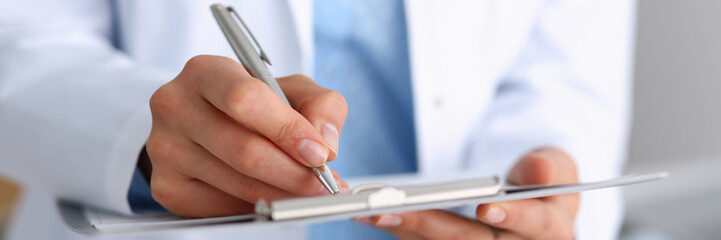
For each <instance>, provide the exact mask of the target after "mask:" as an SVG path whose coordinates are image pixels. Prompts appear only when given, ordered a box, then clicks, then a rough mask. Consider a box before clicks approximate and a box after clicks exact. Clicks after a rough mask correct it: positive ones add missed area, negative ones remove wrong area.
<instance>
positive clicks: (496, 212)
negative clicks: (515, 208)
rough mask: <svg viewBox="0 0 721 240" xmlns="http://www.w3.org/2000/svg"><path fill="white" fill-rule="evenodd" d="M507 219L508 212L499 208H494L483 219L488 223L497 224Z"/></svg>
mask: <svg viewBox="0 0 721 240" xmlns="http://www.w3.org/2000/svg"><path fill="white" fill-rule="evenodd" d="M504 219H506V212H504V211H503V209H501V208H499V207H493V208H491V209H490V210H488V212H487V213H486V216H483V217H482V218H481V220H482V221H484V222H486V223H491V224H496V223H499V222H502V221H503V220H504Z"/></svg>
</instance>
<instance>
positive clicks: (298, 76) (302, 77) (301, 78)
mask: <svg viewBox="0 0 721 240" xmlns="http://www.w3.org/2000/svg"><path fill="white" fill-rule="evenodd" d="M287 78H288V79H293V81H300V82H305V83H315V81H313V79H312V78H310V77H308V76H306V75H302V74H294V75H290V76H288V77H287Z"/></svg>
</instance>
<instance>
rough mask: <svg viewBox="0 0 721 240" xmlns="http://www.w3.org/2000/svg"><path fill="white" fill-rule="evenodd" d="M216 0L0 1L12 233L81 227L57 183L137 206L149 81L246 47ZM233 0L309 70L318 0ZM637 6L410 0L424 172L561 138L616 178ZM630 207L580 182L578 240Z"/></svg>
mask: <svg viewBox="0 0 721 240" xmlns="http://www.w3.org/2000/svg"><path fill="white" fill-rule="evenodd" d="M213 2H217V1H207V0H204V1H171V0H157V1H140V0H127V1H107V2H106V1H96V0H75V1H63V2H57V1H46V0H32V1H19V0H16V1H2V2H0V53H1V54H0V164H1V166H2V167H0V173H1V174H4V175H7V176H10V177H12V178H14V179H16V180H18V181H20V182H22V183H23V185H24V186H25V187H26V189H28V192H30V193H33V194H28V195H26V198H25V199H26V201H25V202H24V205H23V206H29V205H27V204H36V205H38V207H32V206H31V207H23V208H22V210H21V211H20V212H19V215H20V217H18V219H21V220H18V221H17V222H16V224H14V226H15V227H14V228H13V229H16V230H11V231H10V233H11V236H12V237H15V238H17V239H32V238H34V237H32V236H37V235H33V234H38V233H37V232H35V233H29V232H25V231H24V230H23V229H25V230H27V229H28V228H27V226H23V225H26V224H31V223H32V224H34V225H35V228H36V229H54V230H52V231H47V232H48V233H51V232H57V231H61V232H66V233H65V234H59V235H48V236H49V237H52V238H56V239H57V237H58V236H67V238H72V237H73V236H75V235H73V234H72V233H71V232H69V230H67V228H65V226H64V225H63V224H62V223H61V222H60V221H59V220H58V219H57V218H54V217H48V216H54V215H52V214H55V213H52V214H51V213H50V211H52V210H53V208H54V207H53V205H52V199H48V198H50V197H51V196H52V197H53V198H55V197H59V198H66V199H72V200H76V201H80V202H83V203H86V204H89V205H93V206H97V207H101V208H105V209H109V210H113V211H117V212H120V213H130V210H129V207H128V204H127V198H126V197H127V196H126V195H127V190H128V186H129V183H130V177H131V175H132V170H133V168H134V166H135V162H136V160H137V154H138V151H139V149H140V148H141V147H142V145H143V144H144V142H145V139H146V138H147V135H148V133H149V129H150V121H151V119H150V116H149V111H148V106H147V101H148V99H149V97H150V95H151V94H152V92H153V91H154V90H155V89H157V87H158V86H160V85H161V84H163V83H165V82H167V81H169V80H171V79H172V78H173V76H174V75H175V74H177V73H178V72H179V71H180V69H181V68H182V66H183V64H184V62H185V61H187V60H188V59H189V58H190V57H192V56H194V55H198V54H217V55H225V56H229V57H233V58H234V55H233V54H232V52H231V50H230V47H229V45H228V44H227V42H226V40H225V39H224V37H223V35H222V33H221V31H220V30H219V29H218V27H217V24H216V23H215V22H214V19H213V17H212V16H211V14H210V10H209V8H208V7H209V6H210V4H211V3H213ZM221 2H224V3H225V4H228V5H232V6H234V7H235V8H236V9H237V10H239V12H240V14H241V15H242V16H243V18H244V20H245V21H246V23H247V24H248V25H249V26H250V27H251V29H252V30H253V32H254V34H255V35H256V37H257V38H258V40H259V41H260V42H261V44H262V46H263V48H264V50H265V51H266V52H267V53H268V55H269V57H270V59H271V60H272V61H273V63H274V64H273V66H272V67H271V71H273V72H274V73H275V74H276V75H278V76H282V75H287V74H293V73H306V74H308V73H309V71H310V70H311V69H312V66H311V64H312V52H313V51H312V48H313V46H312V43H313V41H312V39H311V38H312V32H311V31H312V28H311V20H310V19H311V16H312V13H311V12H310V10H311V9H312V8H311V7H310V5H309V4H310V2H309V1H307V0H305V1H282V0H271V1H252V0H237V1H221ZM634 10H635V6H634V2H633V1H623V0H606V1H602V0H597V1H590V0H588V1H583V0H579V1H560V0H558V1H541V0H526V1H504V0H485V1H463V0H448V1H412V0H408V1H406V16H407V22H408V31H409V32H408V36H409V48H410V53H411V72H412V78H413V79H412V81H413V93H414V104H415V114H416V136H417V145H418V151H419V153H418V156H419V160H418V161H419V165H418V166H419V169H420V171H421V174H422V175H424V176H426V177H428V178H432V177H433V175H434V173H438V172H446V173H447V172H453V171H470V172H472V174H477V175H494V174H499V173H501V174H502V173H505V172H507V171H508V170H509V167H510V166H511V165H512V164H513V163H514V162H515V160H516V158H517V157H518V156H520V155H521V154H522V153H523V152H524V151H528V150H530V149H531V148H533V147H537V146H539V145H556V146H559V147H562V148H563V149H564V150H567V151H568V152H569V153H570V154H571V155H572V156H573V157H574V158H575V159H576V161H577V164H578V166H579V173H580V176H581V180H582V181H592V180H598V179H606V178H611V177H613V176H617V174H618V173H619V172H620V168H621V166H622V159H623V156H624V155H625V145H626V140H625V139H626V133H627V125H628V124H627V121H628V112H629V109H628V106H629V101H630V98H629V92H630V87H631V85H630V80H629V77H630V70H631V69H630V66H631V61H630V60H631V55H630V54H631V52H632V51H631V47H632V39H633V34H632V33H633V31H632V30H633V20H634ZM269 16H270V17H269ZM116 47H117V48H116ZM499 89H500V90H499ZM78 116H82V118H78ZM35 193H37V194H35ZM34 198H35V199H34ZM40 206H43V207H40ZM33 209H37V211H33ZM620 209H621V207H620V198H619V192H618V191H616V190H603V191H594V192H588V193H584V194H582V203H581V210H580V213H579V216H578V220H577V229H578V237H577V239H613V238H615V234H616V233H617V230H618V224H619V222H620V216H621V215H620ZM200 231H202V230H200ZM238 231H239V233H238V234H233V235H243V236H249V235H246V234H244V233H243V232H242V231H240V230H238ZM273 231H276V230H273ZM278 231H286V232H288V233H291V232H295V231H298V229H282V230H278ZM181 232H182V233H183V234H188V232H189V231H181ZM190 232H192V231H190ZM231 232H232V231H231ZM250 232H254V233H257V232H256V231H250ZM261 232H262V231H261ZM165 234H167V235H168V236H169V237H171V238H177V234H180V233H173V232H166V233H165ZM195 234H202V233H195ZM195 234H193V236H197V235H195ZM153 236H154V237H158V236H157V235H153ZM163 236H165V235H163ZM295 236H296V237H297V236H299V235H295Z"/></svg>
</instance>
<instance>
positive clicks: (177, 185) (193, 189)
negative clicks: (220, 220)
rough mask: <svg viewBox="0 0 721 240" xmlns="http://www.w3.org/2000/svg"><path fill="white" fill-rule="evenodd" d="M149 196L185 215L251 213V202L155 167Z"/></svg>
mask: <svg viewBox="0 0 721 240" xmlns="http://www.w3.org/2000/svg"><path fill="white" fill-rule="evenodd" d="M150 185H151V189H152V194H153V199H155V200H156V201H157V202H158V203H160V205H162V206H163V207H165V208H166V209H168V211H170V212H172V213H174V214H176V215H179V216H185V217H198V218H201V217H216V216H227V215H236V214H245V213H251V212H253V208H254V207H253V204H251V203H248V202H246V201H243V200H242V199H239V198H236V197H234V196H231V195H229V194H227V193H225V192H223V191H220V190H218V189H216V188H214V187H212V186H210V185H208V184H206V183H203V182H201V181H199V180H195V179H192V178H189V177H186V176H183V175H181V174H178V173H175V172H169V171H165V170H163V169H159V170H158V171H156V172H154V173H153V177H152V178H151V181H150Z"/></svg>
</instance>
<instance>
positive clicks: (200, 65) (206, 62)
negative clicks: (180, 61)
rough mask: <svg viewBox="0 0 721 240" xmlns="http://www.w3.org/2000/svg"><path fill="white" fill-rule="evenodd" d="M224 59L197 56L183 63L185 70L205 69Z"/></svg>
mask: <svg viewBox="0 0 721 240" xmlns="http://www.w3.org/2000/svg"><path fill="white" fill-rule="evenodd" d="M223 58H224V57H221V56H211V55H197V56H194V57H192V58H190V59H188V62H186V63H185V69H205V68H208V67H210V66H213V65H214V64H213V63H215V62H218V61H220V60H222V59H223Z"/></svg>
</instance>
